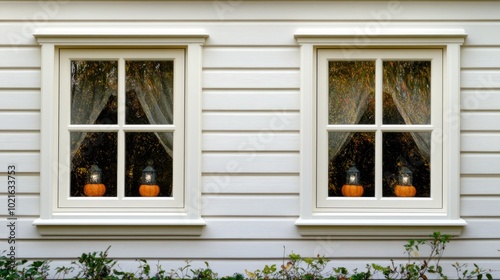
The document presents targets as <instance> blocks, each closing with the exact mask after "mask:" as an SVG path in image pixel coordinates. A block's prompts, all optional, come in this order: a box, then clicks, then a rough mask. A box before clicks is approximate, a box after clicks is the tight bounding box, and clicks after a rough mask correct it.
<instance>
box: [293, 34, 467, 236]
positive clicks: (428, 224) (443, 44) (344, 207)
mask: <svg viewBox="0 0 500 280" xmlns="http://www.w3.org/2000/svg"><path fill="white" fill-rule="evenodd" d="M373 31H376V32H373V33H366V32H360V29H355V28H332V29H326V28H310V29H300V30H298V31H297V32H296V33H295V38H296V40H297V42H298V44H299V45H300V49H301V95H302V99H301V151H300V152H301V167H300V171H301V186H300V204H301V205H300V206H301V207H300V217H299V219H297V221H296V222H295V224H296V226H297V227H298V229H299V231H300V233H301V234H302V235H329V236H344V237H346V236H349V237H356V236H371V237H377V236H380V235H383V236H381V238H384V236H388V235H389V236H408V235H410V236H419V235H420V236H427V235H429V234H430V233H432V232H433V231H441V232H444V233H449V234H453V235H459V234H460V233H461V231H462V228H463V227H464V226H465V225H466V222H465V221H464V220H463V219H461V218H460V122H459V120H460V45H462V44H463V42H464V40H465V37H466V36H467V35H466V33H465V32H464V30H462V29H410V28H380V29H377V30H373ZM319 49H334V50H340V51H341V52H342V57H343V58H344V59H348V58H349V57H353V58H356V57H358V58H359V57H360V56H362V53H363V52H365V51H366V50H367V49H378V50H384V49H419V50H420V49H421V50H422V52H423V53H425V51H426V50H428V49H432V50H436V49H439V50H441V51H442V54H443V55H442V96H441V100H442V108H439V114H441V117H442V118H443V121H442V127H441V128H438V129H437V131H436V132H439V131H440V130H441V131H442V139H443V142H442V165H441V167H442V172H441V173H440V174H438V176H440V177H441V178H442V179H441V180H440V181H442V182H439V183H438V184H440V186H439V187H437V188H436V189H438V190H440V193H439V195H437V194H433V195H434V198H436V200H435V201H434V202H432V201H431V203H430V204H427V205H426V206H425V207H416V205H418V203H417V204H415V203H410V205H409V207H405V208H397V210H395V209H391V207H394V206H398V205H399V206H401V204H400V203H399V202H396V204H395V205H392V206H391V203H393V202H391V201H389V202H390V203H388V204H385V205H386V206H387V207H385V206H384V202H383V201H382V202H381V201H376V202H369V203H367V204H363V202H368V201H361V200H365V199H364V198H361V200H359V198H358V200H356V198H347V199H346V198H343V197H342V198H326V197H325V194H324V193H319V195H318V193H317V192H316V189H317V188H319V181H318V180H319V179H320V178H318V175H317V169H318V167H319V165H320V164H325V163H324V160H323V162H322V163H320V162H318V160H321V158H318V157H317V153H316V151H317V149H319V148H321V146H324V145H325V143H324V141H322V140H319V142H318V137H319V136H318V135H322V133H321V128H319V127H318V123H317V120H316V117H317V113H318V110H319V111H320V112H321V110H324V108H317V105H316V104H317V103H318V99H317V98H318V96H317V95H318V94H319V90H321V89H319V88H318V84H317V81H318V75H321V74H319V73H318V72H319V71H320V70H319V69H320V68H318V67H319V65H320V64H321V63H324V61H323V62H322V61H319V59H318V57H317V53H318V50H319ZM409 55H410V56H409V58H411V54H409ZM324 58H325V57H323V58H320V59H324ZM323 66H324V65H323ZM323 68H324V67H323ZM323 70H324V69H323ZM433 71H434V69H433ZM319 104H321V103H319ZM318 132H320V133H319V134H318ZM323 134H324V133H323ZM323 140H324V139H323ZM318 143H319V144H318ZM437 161H438V162H440V160H439V159H438V160H437ZM432 164H435V162H434V161H433V162H432ZM375 168H376V170H377V168H379V169H380V168H381V167H380V166H376V167H375ZM433 184H434V182H433ZM433 186H434V185H433ZM440 197H442V199H440ZM322 200H323V201H322ZM324 200H328V201H324ZM368 200H369V198H368ZM372 200H373V199H372ZM411 200H413V201H418V200H419V199H418V198H415V199H411ZM423 200H426V199H425V198H424V199H423ZM427 200H429V199H427ZM430 200H432V199H430ZM396 201H397V200H396ZM370 203H371V204H370ZM318 205H319V206H320V207H318Z"/></svg>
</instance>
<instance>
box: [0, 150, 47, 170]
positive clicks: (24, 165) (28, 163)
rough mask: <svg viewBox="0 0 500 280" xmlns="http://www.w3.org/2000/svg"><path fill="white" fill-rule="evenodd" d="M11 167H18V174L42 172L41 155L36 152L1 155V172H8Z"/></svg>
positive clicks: (3, 153)
mask: <svg viewBox="0 0 500 280" xmlns="http://www.w3.org/2000/svg"><path fill="white" fill-rule="evenodd" d="M9 165H16V170H17V172H18V173H33V172H40V154H39V153H34V152H23V153H5V152H2V153H0V168H1V169H0V172H7V166H9Z"/></svg>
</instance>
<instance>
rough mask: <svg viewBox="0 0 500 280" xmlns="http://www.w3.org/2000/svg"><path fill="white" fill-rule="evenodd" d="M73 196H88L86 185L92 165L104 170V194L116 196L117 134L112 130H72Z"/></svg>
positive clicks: (102, 177)
mask: <svg viewBox="0 0 500 280" xmlns="http://www.w3.org/2000/svg"><path fill="white" fill-rule="evenodd" d="M70 136H71V196H87V195H85V193H84V187H85V185H86V184H87V183H98V182H96V181H92V182H91V181H89V175H91V174H90V170H91V167H92V166H93V165H96V166H98V167H99V168H100V169H101V171H102V174H101V175H102V176H101V182H100V183H102V184H104V186H105V188H106V191H105V193H104V195H103V196H112V197H113V196H116V194H117V192H116V178H117V176H116V171H117V167H116V162H117V134H116V133H110V132H71V134H70Z"/></svg>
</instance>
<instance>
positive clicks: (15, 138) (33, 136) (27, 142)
mask: <svg viewBox="0 0 500 280" xmlns="http://www.w3.org/2000/svg"><path fill="white" fill-rule="evenodd" d="M0 143H1V144H0V151H23V150H24V151H36V150H40V133H38V132H33V133H32V132H19V133H0Z"/></svg>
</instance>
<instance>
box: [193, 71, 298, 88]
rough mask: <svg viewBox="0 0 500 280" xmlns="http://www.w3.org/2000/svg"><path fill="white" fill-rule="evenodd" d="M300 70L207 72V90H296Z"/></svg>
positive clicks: (204, 77) (204, 83) (204, 82)
mask: <svg viewBox="0 0 500 280" xmlns="http://www.w3.org/2000/svg"><path fill="white" fill-rule="evenodd" d="M299 86H300V73H299V71H298V70H205V71H203V88H205V89H224V88H226V89H242V88H244V89H280V88H283V89H296V88H299Z"/></svg>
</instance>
